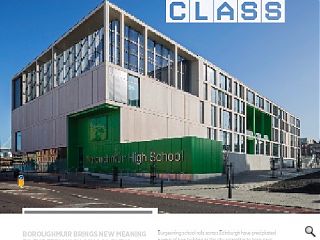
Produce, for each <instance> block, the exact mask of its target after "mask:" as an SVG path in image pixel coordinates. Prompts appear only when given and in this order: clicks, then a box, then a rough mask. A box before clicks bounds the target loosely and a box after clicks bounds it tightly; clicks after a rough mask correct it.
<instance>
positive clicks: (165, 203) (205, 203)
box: [0, 181, 286, 213]
mask: <svg viewBox="0 0 320 240" xmlns="http://www.w3.org/2000/svg"><path fill="white" fill-rule="evenodd" d="M133 207H134V208H140V207H145V208H158V209H159V213H273V212H274V213H279V212H281V211H280V210H279V209H276V208H272V207H256V206H253V205H246V204H241V205H239V204H235V203H233V204H232V202H228V201H223V202H217V201H212V200H207V199H196V198H190V197H189V198H188V197H187V196H173V195H172V196H171V195H170V196H169V195H166V194H150V193H149V194H147V193H141V192H135V191H133V190H130V189H115V188H113V189H112V188H84V187H69V186H61V185H57V184H48V183H43V182H31V181H30V182H26V185H25V187H24V188H23V189H19V188H18V187H17V184H16V182H14V181H5V182H4V181H2V182H0V213H21V211H22V208H133ZM282 212H286V211H285V210H283V211H282Z"/></svg>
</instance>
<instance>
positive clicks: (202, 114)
mask: <svg viewBox="0 0 320 240" xmlns="http://www.w3.org/2000/svg"><path fill="white" fill-rule="evenodd" d="M200 123H201V124H204V102H203V101H200Z"/></svg>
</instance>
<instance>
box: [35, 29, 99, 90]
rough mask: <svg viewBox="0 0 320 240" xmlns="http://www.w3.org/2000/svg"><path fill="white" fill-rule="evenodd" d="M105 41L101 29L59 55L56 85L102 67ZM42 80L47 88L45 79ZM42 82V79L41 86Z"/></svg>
mask: <svg viewBox="0 0 320 240" xmlns="http://www.w3.org/2000/svg"><path fill="white" fill-rule="evenodd" d="M103 40H104V34H103V29H99V30H98V31H96V32H94V33H93V34H91V35H89V36H87V37H85V38H84V39H82V40H81V41H80V42H78V43H77V44H75V45H73V46H71V47H70V48H68V49H67V50H65V51H64V52H62V53H61V54H59V55H58V56H57V63H56V69H57V79H56V84H57V85H60V84H63V83H65V82H67V81H69V80H70V79H72V78H74V77H78V76H79V75H81V74H82V73H84V72H86V71H88V70H90V69H92V68H94V67H96V66H98V65H100V64H101V63H102V62H103V61H104V56H103V52H104V47H103ZM42 79H43V81H44V84H43V85H44V86H45V78H42ZM41 81H42V80H41V78H40V85H41ZM44 89H45V87H44ZM44 92H45V91H44Z"/></svg>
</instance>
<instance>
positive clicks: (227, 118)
mask: <svg viewBox="0 0 320 240" xmlns="http://www.w3.org/2000/svg"><path fill="white" fill-rule="evenodd" d="M222 128H223V129H227V130H232V113H230V112H227V111H223V122H222Z"/></svg>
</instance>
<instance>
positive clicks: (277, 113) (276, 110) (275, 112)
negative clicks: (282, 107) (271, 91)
mask: <svg viewBox="0 0 320 240" xmlns="http://www.w3.org/2000/svg"><path fill="white" fill-rule="evenodd" d="M273 115H274V116H278V115H279V109H278V107H277V106H275V105H273Z"/></svg>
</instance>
